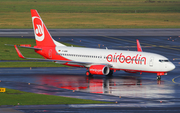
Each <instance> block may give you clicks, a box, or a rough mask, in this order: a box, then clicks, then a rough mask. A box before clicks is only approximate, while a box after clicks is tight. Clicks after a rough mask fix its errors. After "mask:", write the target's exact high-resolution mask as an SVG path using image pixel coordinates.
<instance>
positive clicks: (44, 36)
mask: <svg viewBox="0 0 180 113" xmlns="http://www.w3.org/2000/svg"><path fill="white" fill-rule="evenodd" d="M31 16H32V23H33V28H34V35H35V39H36V45H37V46H45V47H46V46H47V47H55V46H65V45H63V44H61V43H59V42H57V41H55V40H54V39H53V38H52V37H51V35H50V33H49V31H48V29H47V28H46V26H45V24H44V23H43V21H42V19H41V17H40V16H39V14H38V12H37V11H36V10H35V9H31Z"/></svg>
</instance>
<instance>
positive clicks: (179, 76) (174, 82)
mask: <svg viewBox="0 0 180 113" xmlns="http://www.w3.org/2000/svg"><path fill="white" fill-rule="evenodd" d="M179 77H180V76H177V77H175V78H173V79H172V82H173V83H175V84H180V83H176V82H175V81H174V80H175V79H177V78H179Z"/></svg>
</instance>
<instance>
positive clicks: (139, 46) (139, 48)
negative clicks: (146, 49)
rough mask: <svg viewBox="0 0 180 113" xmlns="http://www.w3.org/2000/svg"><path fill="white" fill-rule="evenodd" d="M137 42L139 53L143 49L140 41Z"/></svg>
mask: <svg viewBox="0 0 180 113" xmlns="http://www.w3.org/2000/svg"><path fill="white" fill-rule="evenodd" d="M136 42H137V51H139V52H142V48H141V45H140V43H139V40H138V39H137V40H136Z"/></svg>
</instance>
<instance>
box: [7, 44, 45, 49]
mask: <svg viewBox="0 0 180 113" xmlns="http://www.w3.org/2000/svg"><path fill="white" fill-rule="evenodd" d="M5 45H7V46H14V47H15V45H12V44H5ZM23 45H24V44H23ZM16 47H22V48H28V49H35V50H42V49H41V48H36V47H28V46H22V44H20V45H16Z"/></svg>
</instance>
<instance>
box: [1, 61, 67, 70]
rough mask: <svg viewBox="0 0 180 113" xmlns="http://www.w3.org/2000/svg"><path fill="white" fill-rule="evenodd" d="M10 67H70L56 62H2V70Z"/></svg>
mask: <svg viewBox="0 0 180 113" xmlns="http://www.w3.org/2000/svg"><path fill="white" fill-rule="evenodd" d="M10 67H68V66H65V65H62V64H57V63H54V62H11V61H9V62H0V68H10Z"/></svg>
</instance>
